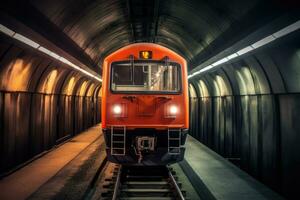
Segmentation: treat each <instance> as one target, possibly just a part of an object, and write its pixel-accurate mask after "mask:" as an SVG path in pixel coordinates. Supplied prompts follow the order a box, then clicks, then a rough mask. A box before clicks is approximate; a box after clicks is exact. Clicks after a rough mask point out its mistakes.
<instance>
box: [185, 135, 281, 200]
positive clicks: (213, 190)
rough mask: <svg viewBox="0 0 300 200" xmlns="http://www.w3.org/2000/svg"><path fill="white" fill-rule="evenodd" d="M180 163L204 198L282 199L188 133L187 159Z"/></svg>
mask: <svg viewBox="0 0 300 200" xmlns="http://www.w3.org/2000/svg"><path fill="white" fill-rule="evenodd" d="M179 165H180V167H181V168H182V169H183V171H184V172H185V174H186V175H187V176H188V178H189V179H190V181H191V183H192V185H193V186H194V188H195V189H196V190H198V191H199V192H198V194H199V196H200V198H201V199H205V200H211V199H217V200H241V199H245V200H246V199H255V200H266V199H270V200H276V199H278V200H279V199H283V197H281V196H280V195H278V194H277V193H275V192H274V191H272V190H271V189H269V188H268V187H266V186H265V185H263V184H262V183H260V182H258V181H256V180H255V179H254V178H252V177H251V176H250V175H249V174H247V173H245V172H244V171H242V170H241V169H239V168H238V167H236V166H235V165H233V164H232V163H230V162H229V161H227V160H226V159H224V158H223V157H221V156H220V155H218V154H217V153H215V152H214V151H212V150H210V149H209V148H208V147H206V146H205V145H203V144H201V143H200V142H199V141H198V140H196V139H195V138H193V137H192V136H189V135H188V137H187V141H186V152H185V159H184V161H182V162H181V163H179Z"/></svg>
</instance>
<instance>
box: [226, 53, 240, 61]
mask: <svg viewBox="0 0 300 200" xmlns="http://www.w3.org/2000/svg"><path fill="white" fill-rule="evenodd" d="M238 56H239V55H237V53H233V54H231V55H230V56H227V59H228V60H231V59H234V58H235V57H238Z"/></svg>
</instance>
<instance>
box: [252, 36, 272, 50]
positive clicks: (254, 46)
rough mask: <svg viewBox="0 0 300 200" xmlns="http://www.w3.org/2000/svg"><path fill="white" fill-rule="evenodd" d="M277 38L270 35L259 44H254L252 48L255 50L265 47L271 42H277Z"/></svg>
mask: <svg viewBox="0 0 300 200" xmlns="http://www.w3.org/2000/svg"><path fill="white" fill-rule="evenodd" d="M275 39H276V38H275V37H274V36H273V35H270V36H268V37H265V38H263V39H261V40H259V41H258V42H255V43H254V44H252V45H251V46H252V47H253V48H254V49H257V48H259V47H261V46H264V45H266V44H268V43H270V42H272V41H273V40H275Z"/></svg>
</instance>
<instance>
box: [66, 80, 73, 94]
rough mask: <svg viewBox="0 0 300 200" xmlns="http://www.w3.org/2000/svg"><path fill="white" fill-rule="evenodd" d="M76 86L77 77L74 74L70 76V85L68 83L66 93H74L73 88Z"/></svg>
mask: <svg viewBox="0 0 300 200" xmlns="http://www.w3.org/2000/svg"><path fill="white" fill-rule="evenodd" d="M74 86H75V77H74V76H72V78H70V80H69V82H68V85H67V89H66V95H72V94H73V89H74Z"/></svg>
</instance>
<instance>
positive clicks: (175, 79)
mask: <svg viewBox="0 0 300 200" xmlns="http://www.w3.org/2000/svg"><path fill="white" fill-rule="evenodd" d="M111 71H112V73H111V74H112V76H111V90H112V91H114V92H159V93H160V92H167V93H177V92H179V91H180V85H181V84H180V83H181V77H180V75H181V70H180V65H179V64H177V63H174V62H170V63H166V62H160V61H159V62H154V61H151V62H149V61H148V62H147V61H134V62H130V61H125V62H115V63H112V68H111Z"/></svg>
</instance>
